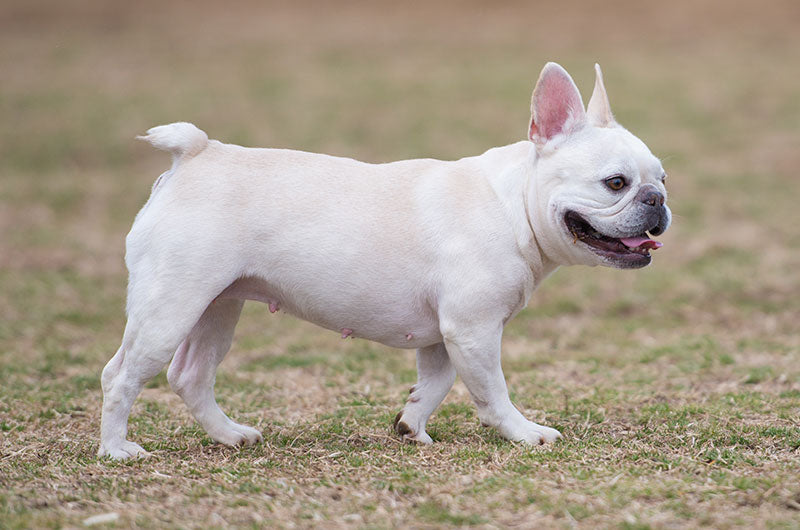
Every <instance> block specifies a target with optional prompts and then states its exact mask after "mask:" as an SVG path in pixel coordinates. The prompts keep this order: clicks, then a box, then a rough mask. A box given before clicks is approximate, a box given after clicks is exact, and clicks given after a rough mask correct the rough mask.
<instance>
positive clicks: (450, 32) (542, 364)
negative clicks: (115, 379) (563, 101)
mask: <svg viewBox="0 0 800 530" xmlns="http://www.w3.org/2000/svg"><path fill="white" fill-rule="evenodd" d="M534 4H535V3H529V2H504V3H502V4H490V3H483V2H476V1H459V2H457V1H454V0H453V1H444V2H430V3H415V4H414V5H406V4H398V3H389V2H364V1H363V0H359V1H348V2H336V3H333V2H322V1H318V2H300V3H293V4H289V3H276V2H267V3H264V2H245V3H237V4H236V5H235V6H232V5H230V4H225V3H213V2H177V3H169V4H168V5H163V3H157V2H152V1H149V0H148V1H146V2H136V3H130V2H129V3H122V4H117V3H106V4H102V3H97V2H91V1H78V2H69V3H63V2H53V1H34V2H29V1H22V0H8V1H6V2H4V3H3V5H2V7H0V81H1V82H0V116H2V121H1V122H0V234H2V235H0V527H10V528H26V527H73V526H78V525H80V524H81V523H82V521H84V520H86V519H87V518H89V517H91V516H94V515H97V514H103V513H108V512H115V513H117V515H118V519H117V520H116V523H112V524H116V525H117V526H125V527H128V526H170V527H173V526H174V527H192V528H194V527H203V528H205V527H227V526H277V527H298V526H299V527H316V526H322V527H344V526H363V527H401V526H402V527H406V526H411V527H439V526H463V525H474V526H480V527H487V528H488V527H506V526H520V527H526V528H527V527H580V528H595V527H622V528H647V527H654V528H668V527H690V528H691V527H700V526H714V527H720V528H732V527H742V528H745V527H746V528H784V527H785V528H797V527H798V526H800V525H799V524H798V520H800V512H799V511H798V510H799V509H800V487H798V480H797V478H798V469H799V467H798V456H799V455H798V450H800V449H799V448H800V420H798V418H799V417H800V369H798V366H800V364H798V361H800V334H798V324H797V323H798V321H800V277H799V276H798V273H797V271H798V270H800V236H798V230H797V226H799V225H800V216H798V210H797V207H796V204H795V203H796V200H797V197H798V196H800V180H798V178H797V175H796V173H797V169H796V168H797V167H798V166H800V151H799V150H798V149H797V143H798V137H799V136H800V135H798V133H799V132H800V125H798V124H800V71H799V70H798V65H799V64H800V32H797V31H796V26H797V21H798V20H800V4H798V3H797V2H794V1H789V0H776V1H774V2H770V3H769V4H768V5H760V4H759V5H756V4H753V5H734V4H731V3H728V2H722V1H721V0H702V1H692V2H688V1H677V2H666V3H660V4H658V5H648V4H643V3H640V2H632V1H629V0H620V1H612V2H595V1H584V2H576V3H563V2H562V3H561V4H554V5H551V6H539V5H534ZM547 60H558V61H559V62H561V63H562V64H564V65H565V66H566V67H567V68H568V69H569V70H570V71H571V72H572V73H573V75H574V76H575V78H576V81H577V82H578V85H579V86H580V87H581V88H582V89H583V91H584V92H585V93H588V90H589V88H590V87H591V82H592V69H591V65H592V63H593V62H595V61H599V62H600V63H601V64H602V65H603V67H604V70H605V72H606V82H607V85H608V88H609V91H610V95H611V99H612V105H613V107H614V109H615V112H616V114H617V117H618V118H619V119H620V121H621V122H622V123H624V124H625V125H626V126H628V127H629V128H631V129H632V130H633V131H634V132H636V133H637V134H639V135H640V136H642V137H643V138H644V139H645V140H646V141H647V142H648V144H649V145H650V146H651V147H652V148H653V150H654V151H655V152H656V153H657V154H659V155H660V156H664V157H665V159H666V166H667V168H668V171H669V173H670V179H669V189H670V193H671V199H670V200H671V203H672V205H673V211H674V212H675V214H676V215H675V222H674V226H673V228H672V229H671V230H670V232H669V233H668V234H667V235H666V236H665V237H664V239H663V240H664V242H665V245H666V246H665V248H664V249H662V250H660V251H659V252H658V255H657V256H656V260H655V264H654V265H653V266H652V267H650V268H649V269H646V270H643V271H639V272H635V273H631V272H620V271H610V270H592V271H588V270H586V269H575V270H562V271H559V272H558V273H557V274H556V275H554V277H553V278H551V279H549V280H548V282H547V283H546V284H545V285H544V287H543V288H542V289H541V290H540V291H539V292H538V293H537V294H536V295H535V297H534V300H533V303H532V304H531V307H530V308H529V309H528V310H526V311H525V312H523V314H521V315H520V316H519V317H518V318H517V319H515V320H514V321H513V322H512V323H511V324H510V325H509V327H508V330H507V333H506V340H505V343H504V348H505V357H504V362H505V366H506V373H507V375H508V379H509V385H510V387H511V388H512V391H513V394H514V399H515V401H516V403H517V404H518V405H519V406H520V407H521V408H522V409H523V410H524V411H525V413H526V414H527V415H528V416H529V417H531V418H534V419H538V420H541V421H544V422H547V423H550V424H552V425H554V426H556V427H558V428H560V429H561V430H562V432H564V434H565V435H566V439H565V440H564V441H563V442H560V443H558V444H555V445H553V446H548V447H544V448H539V449H534V450H531V449H528V448H525V447H520V446H516V445H514V444H510V443H507V442H504V441H503V440H501V439H499V438H498V437H497V436H496V435H495V434H493V433H491V432H487V431H485V430H483V429H481V428H480V427H479V426H478V425H477V421H476V419H475V417H474V413H473V411H472V408H471V405H470V404H469V399H468V395H467V393H466V390H465V389H464V387H463V386H462V385H461V384H460V383H458V384H457V385H456V387H455V388H454V390H453V392H452V393H451V395H450V396H448V398H447V400H446V402H445V404H444V406H443V407H442V409H440V411H439V412H438V413H437V414H436V415H435V416H434V417H433V419H432V423H431V428H430V432H431V434H432V436H433V437H434V438H435V439H436V440H437V443H436V444H434V445H433V446H432V447H425V448H420V447H414V446H407V445H403V444H401V443H400V442H399V441H398V439H397V438H395V437H394V436H393V435H392V434H391V432H390V429H389V427H390V424H391V419H392V418H393V416H394V414H395V413H396V412H397V410H398V409H399V407H400V406H401V404H402V401H403V399H404V398H405V395H406V391H407V388H408V386H409V385H410V384H411V383H412V382H413V380H414V372H413V366H414V363H413V353H411V352H397V351H393V350H389V349H387V348H383V347H380V346H376V345H370V344H366V343H363V342H361V341H346V342H344V341H340V340H339V339H337V337H336V336H335V335H333V334H330V333H327V332H323V331H320V330H318V329H316V328H314V327H313V326H310V325H308V324H306V323H303V322H298V321H296V320H293V319H291V318H289V317H285V316H277V317H276V316H271V315H269V313H267V312H266V311H265V310H264V308H262V307H258V306H255V305H253V306H247V307H246V310H245V314H244V316H243V319H242V322H241V324H240V326H239V328H238V330H237V337H236V340H235V343H234V347H233V351H232V353H231V355H230V356H229V358H228V359H227V360H226V362H225V363H224V364H223V366H222V369H221V373H220V376H219V378H218V383H217V393H218V396H219V398H220V400H221V402H222V404H223V407H224V408H225V409H226V410H229V411H231V414H232V415H233V416H234V417H235V418H237V419H238V420H240V421H243V422H245V423H250V424H253V425H257V426H258V427H259V428H260V429H262V430H263V431H264V435H265V443H264V444H263V445H261V446H258V447H255V448H248V449H243V450H232V449H227V448H223V447H219V446H216V445H213V444H211V442H210V440H209V439H208V438H207V437H206V436H205V434H204V433H202V432H200V431H199V430H198V428H197V426H196V425H195V424H194V422H193V421H192V419H191V418H190V417H189V415H188V414H187V412H186V410H185V408H184V407H183V405H182V404H181V403H180V400H179V399H177V397H176V396H174V395H173V394H172V393H171V392H170V390H169V388H168V385H166V381H165V380H164V377H163V376H161V377H159V378H157V379H156V380H155V381H154V382H153V383H152V384H151V385H150V386H149V387H148V388H147V389H146V390H145V391H144V392H143V394H142V396H141V397H140V399H139V400H138V401H137V404H136V405H135V407H134V413H133V417H132V422H131V436H132V437H133V438H134V439H135V440H136V441H138V442H140V443H142V444H143V445H144V446H145V447H146V448H147V449H149V450H151V451H152V452H153V455H154V456H153V457H152V458H151V459H149V460H146V461H141V462H132V463H123V464H120V463H110V462H106V461H98V460H96V459H95V457H94V454H95V451H96V449H97V431H98V425H99V404H100V399H101V397H100V389H99V381H98V374H99V371H100V369H101V367H102V366H103V364H104V363H105V361H106V360H107V359H108V358H109V357H110V356H111V354H112V353H113V351H114V350H115V349H116V346H117V341H118V340H119V337H120V335H121V332H122V328H123V326H124V315H123V307H124V285H125V271H124V266H123V263H122V255H123V252H124V248H123V241H124V234H125V232H126V231H127V228H128V226H129V225H130V222H131V220H132V219H133V216H134V215H135V213H136V211H137V209H138V208H139V207H140V206H141V204H142V203H143V202H144V200H145V198H146V196H147V193H148V192H149V186H150V184H151V183H152V180H153V179H154V177H155V176H156V175H158V173H159V172H160V171H161V170H162V169H163V167H164V166H165V164H166V161H165V159H164V157H163V155H162V154H159V153H154V152H151V151H150V150H148V149H146V148H145V147H144V146H142V145H137V144H136V143H134V142H133V141H132V140H131V138H132V137H133V136H135V135H136V134H140V133H141V132H142V131H143V130H145V129H146V128H148V127H150V126H152V125H155V124H158V123H166V122H170V121H175V120H189V121H194V122H196V123H198V124H199V125H200V126H202V127H203V128H204V129H205V130H207V131H209V132H210V133H211V134H212V135H213V136H215V137H218V138H222V139H225V140H228V141H234V142H240V143H245V144H249V145H273V146H285V147H294V148H301V149H307V150H315V151H325V152H329V153H334V154H343V155H348V156H355V157H358V158H363V159H367V160H374V161H378V160H390V159H396V158H403V157H415V156H435V157H439V158H455V157H460V156H464V155H470V154H476V153H478V152H481V151H482V150H484V149H486V148H487V147H490V146H494V145H499V144H503V143H510V142H513V141H516V140H517V139H519V138H520V137H521V136H522V134H523V132H524V128H525V124H526V123H527V116H526V113H527V106H528V105H527V101H528V98H529V96H530V90H531V88H532V85H533V82H534V81H535V77H536V75H537V74H538V71H539V69H540V68H541V66H542V65H543V64H544V62H546V61H547Z"/></svg>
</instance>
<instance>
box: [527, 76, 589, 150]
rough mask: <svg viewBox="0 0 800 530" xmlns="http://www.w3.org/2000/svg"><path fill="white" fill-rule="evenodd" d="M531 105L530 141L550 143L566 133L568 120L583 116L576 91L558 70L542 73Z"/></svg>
mask: <svg viewBox="0 0 800 530" xmlns="http://www.w3.org/2000/svg"><path fill="white" fill-rule="evenodd" d="M533 102H534V110H533V118H534V119H533V122H532V123H531V131H530V135H531V139H532V140H533V139H534V136H535V137H537V138H538V139H539V140H540V141H541V140H549V139H551V138H552V137H553V136H555V135H557V134H560V133H562V132H567V131H565V130H564V127H565V125H566V124H567V121H568V120H569V118H570V116H572V117H573V118H576V119H578V120H579V119H582V118H583V116H584V115H585V112H584V110H583V102H582V101H581V96H580V94H579V93H578V89H577V88H576V87H575V84H574V83H573V82H572V79H571V78H570V77H569V75H568V74H567V73H566V72H565V71H564V70H562V69H561V68H549V69H548V70H547V71H546V72H544V74H543V75H542V78H541V79H540V80H539V83H538V84H537V85H536V90H535V91H534V96H533Z"/></svg>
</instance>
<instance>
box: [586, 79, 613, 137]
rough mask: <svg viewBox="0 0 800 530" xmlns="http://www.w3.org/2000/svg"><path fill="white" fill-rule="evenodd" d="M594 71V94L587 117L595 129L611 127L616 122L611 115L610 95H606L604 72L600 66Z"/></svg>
mask: <svg viewBox="0 0 800 530" xmlns="http://www.w3.org/2000/svg"><path fill="white" fill-rule="evenodd" d="M594 71H595V79H594V92H592V98H591V99H590V100H589V105H588V107H587V109H586V115H587V116H588V118H589V123H591V124H592V125H594V126H595V127H610V126H611V125H613V124H614V123H616V122H615V121H614V115H613V114H611V105H610V104H609V103H608V94H606V87H605V85H604V84H603V72H602V71H601V70H600V65H599V64H595V65H594Z"/></svg>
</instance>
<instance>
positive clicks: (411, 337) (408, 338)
mask: <svg viewBox="0 0 800 530" xmlns="http://www.w3.org/2000/svg"><path fill="white" fill-rule="evenodd" d="M413 338H414V334H413V333H407V334H406V340H411V339H413Z"/></svg>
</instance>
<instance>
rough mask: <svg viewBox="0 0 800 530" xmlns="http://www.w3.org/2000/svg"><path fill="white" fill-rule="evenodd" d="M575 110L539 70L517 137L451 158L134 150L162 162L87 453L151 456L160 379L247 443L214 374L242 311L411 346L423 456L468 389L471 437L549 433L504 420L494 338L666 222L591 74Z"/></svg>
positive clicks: (628, 137)
mask: <svg viewBox="0 0 800 530" xmlns="http://www.w3.org/2000/svg"><path fill="white" fill-rule="evenodd" d="M595 69H596V81H595V86H594V92H593V94H592V97H591V100H590V101H589V104H588V107H587V108H586V109H584V106H583V102H582V100H581V96H580V93H579V92H578V89H577V87H576V86H575V83H574V82H573V80H572V78H571V77H570V76H569V74H568V73H567V72H566V71H565V70H564V69H563V68H562V67H561V66H559V65H557V64H555V63H548V64H547V65H546V66H545V67H544V69H543V70H542V72H541V75H540V77H539V80H538V81H537V83H536V87H535V89H534V91H533V96H532V98H531V120H530V122H529V127H528V137H527V139H526V140H523V141H520V142H517V143H514V144H511V145H507V146H504V147H497V148H493V149H489V150H488V151H486V152H485V153H483V154H481V155H478V156H475V157H469V158H463V159H461V160H456V161H440V160H431V159H418V160H404V161H399V162H392V163H386V164H368V163H364V162H359V161H356V160H352V159H349V158H340V157H334V156H328V155H324V154H312V153H306V152H301V151H294V150H287V149H254V148H245V147H240V146H237V145H230V144H224V143H221V142H219V141H216V140H209V139H208V136H207V135H206V133H204V132H203V131H201V130H200V129H198V128H197V127H195V126H194V125H192V124H189V123H173V124H171V125H163V126H160V127H154V128H152V129H150V130H149V131H148V133H147V135H146V136H144V137H143V139H144V140H145V141H147V142H149V143H150V144H152V145H153V146H154V147H156V148H159V149H162V150H165V151H168V152H170V153H171V154H172V167H171V168H170V169H169V170H168V171H166V172H165V173H163V174H162V175H161V176H160V177H159V178H158V179H157V180H156V182H155V184H154V185H153V188H152V191H151V194H150V197H149V199H148V201H147V202H146V204H145V205H144V207H143V208H142V209H141V211H140V212H139V214H138V215H137V216H136V219H135V221H134V223H133V227H132V229H131V231H130V233H129V234H128V236H127V239H126V254H125V262H126V265H127V268H128V271H129V273H130V275H129V284H128V298H127V308H126V309H127V325H126V327H125V332H124V336H123V338H122V345H121V346H120V348H119V350H118V351H117V353H116V354H115V355H114V356H113V357H112V358H111V360H110V361H109V362H108V364H107V365H106V366H105V368H104V369H103V373H102V388H103V411H102V421H101V434H100V436H101V438H100V448H99V452H98V454H99V455H100V456H108V457H111V458H114V459H124V458H129V457H135V456H142V455H146V452H145V450H144V449H143V448H142V447H140V446H139V445H137V444H136V443H134V442H130V441H128V440H127V439H126V438H127V430H128V429H127V423H128V416H129V414H130V411H131V406H132V404H133V402H134V400H135V399H136V397H137V395H138V394H139V392H140V391H141V389H142V387H143V385H144V384H145V383H146V382H147V381H148V380H149V379H151V378H152V377H153V376H155V375H156V374H158V373H159V372H160V371H161V370H162V369H163V368H164V366H165V365H166V364H167V363H169V362H170V361H172V362H171V364H170V367H169V370H168V372H167V379H168V381H169V384H170V386H171V388H172V389H173V390H174V391H175V392H176V393H177V394H178V395H180V396H181V398H183V400H184V402H185V403H186V405H187V406H188V408H189V410H190V411H191V413H192V414H193V416H194V417H195V418H196V419H197V421H198V422H199V423H200V424H201V425H202V426H203V428H204V429H205V430H206V431H207V432H208V434H209V436H210V437H211V438H213V439H214V440H216V441H217V442H220V443H223V444H226V445H239V444H253V443H256V442H259V441H261V440H262V437H261V433H260V432H259V431H257V430H256V429H254V428H252V427H248V426H245V425H240V424H238V423H235V422H233V421H232V420H231V419H230V418H228V416H226V415H225V413H224V412H223V411H222V410H221V409H220V407H219V406H218V405H217V402H216V399H215V397H214V380H215V375H216V370H217V366H218V365H219V363H220V362H221V361H222V359H223V358H224V357H225V354H226V353H227V352H228V350H229V348H230V346H231V340H232V337H233V330H234V327H235V326H236V322H237V320H238V319H239V315H240V312H241V310H242V305H243V303H244V301H245V300H256V301H260V302H263V303H264V304H267V305H268V306H269V310H270V311H272V312H275V311H278V310H283V311H286V312H287V313H290V314H292V315H295V316H297V317H299V318H302V319H304V320H307V321H310V322H313V323H315V324H317V325H319V326H321V327H323V328H326V329H329V330H333V331H336V332H337V333H340V334H341V336H342V337H344V338H346V337H357V338H363V339H368V340H372V341H376V342H379V343H382V344H385V345H388V346H391V347H396V348H414V349H416V350H417V355H416V358H417V370H418V381H417V383H416V384H415V385H414V386H413V388H412V390H411V393H410V395H409V398H408V401H407V403H406V404H405V407H404V408H403V409H402V411H401V412H400V413H399V414H398V415H397V418H396V420H395V430H396V432H397V433H398V434H399V435H400V436H402V437H403V438H405V439H407V440H411V441H416V442H420V443H424V444H428V443H431V442H432V439H431V437H430V436H429V435H428V434H427V433H426V432H425V427H426V424H427V421H428V418H429V417H430V415H431V413H432V412H433V411H434V410H435V409H436V407H437V406H438V405H439V404H440V403H441V401H442V400H443V399H444V397H445V395H446V394H447V393H448V391H449V390H450V388H451V386H452V385H453V383H454V381H455V378H456V375H459V376H460V377H461V379H462V380H463V381H464V383H465V385H466V387H467V389H468V390H469V392H470V394H471V396H472V399H473V401H474V403H475V406H476V407H477V413H478V418H479V419H480V421H481V423H482V424H484V425H486V426H490V427H494V428H495V429H497V431H498V432H499V433H500V434H501V435H502V436H503V437H505V438H507V439H509V440H514V441H519V442H523V443H527V444H542V443H546V442H552V441H554V440H556V439H557V438H559V437H560V436H561V435H560V433H559V432H558V431H556V430H555V429H551V428H549V427H545V426H542V425H538V424H536V423H533V422H531V421H528V420H527V419H526V418H525V417H524V416H523V415H522V413H520V411H519V410H517V408H516V407H515V406H514V405H513V404H512V402H511V400H510V398H509V395H508V390H507V387H506V382H505V379H504V376H503V372H502V369H501V365H500V343H501V338H502V334H503V327H504V325H505V324H506V323H507V322H508V321H509V320H510V319H511V318H513V317H514V316H515V315H516V314H517V313H518V312H519V311H520V310H521V309H523V308H524V307H525V306H526V305H527V304H528V300H529V299H530V297H531V294H532V293H533V291H534V289H535V288H536V286H537V285H538V284H539V283H540V282H541V281H542V280H543V279H544V278H545V277H546V276H548V275H549V274H550V273H552V272H553V271H554V270H555V269H556V268H557V267H558V266H560V265H579V264H580V265H589V266H595V265H604V266H608V267H616V268H623V269H633V268H640V267H644V266H645V265H647V264H649V263H650V251H651V250H653V249H656V248H658V247H659V246H660V243H658V242H656V241H654V240H652V239H651V238H650V237H651V236H657V235H659V234H661V233H663V232H664V231H665V230H666V229H667V227H668V226H669V224H670V220H671V213H670V210H669V208H668V207H667V206H666V204H665V200H666V190H665V187H664V179H665V173H664V168H663V167H662V165H661V162H660V161H659V159H658V158H656V157H655V156H653V155H652V154H651V152H650V150H649V149H648V148H647V146H645V144H644V143H643V142H642V141H641V140H639V139H638V138H637V137H636V136H634V135H633V134H631V133H630V132H628V131H627V130H626V129H624V128H623V127H621V126H620V125H619V124H618V123H617V122H616V121H615V119H614V117H613V115H612V113H611V108H610V106H609V101H608V97H607V95H606V90H605V88H604V85H603V78H602V74H601V71H600V68H599V66H596V67H595Z"/></svg>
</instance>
